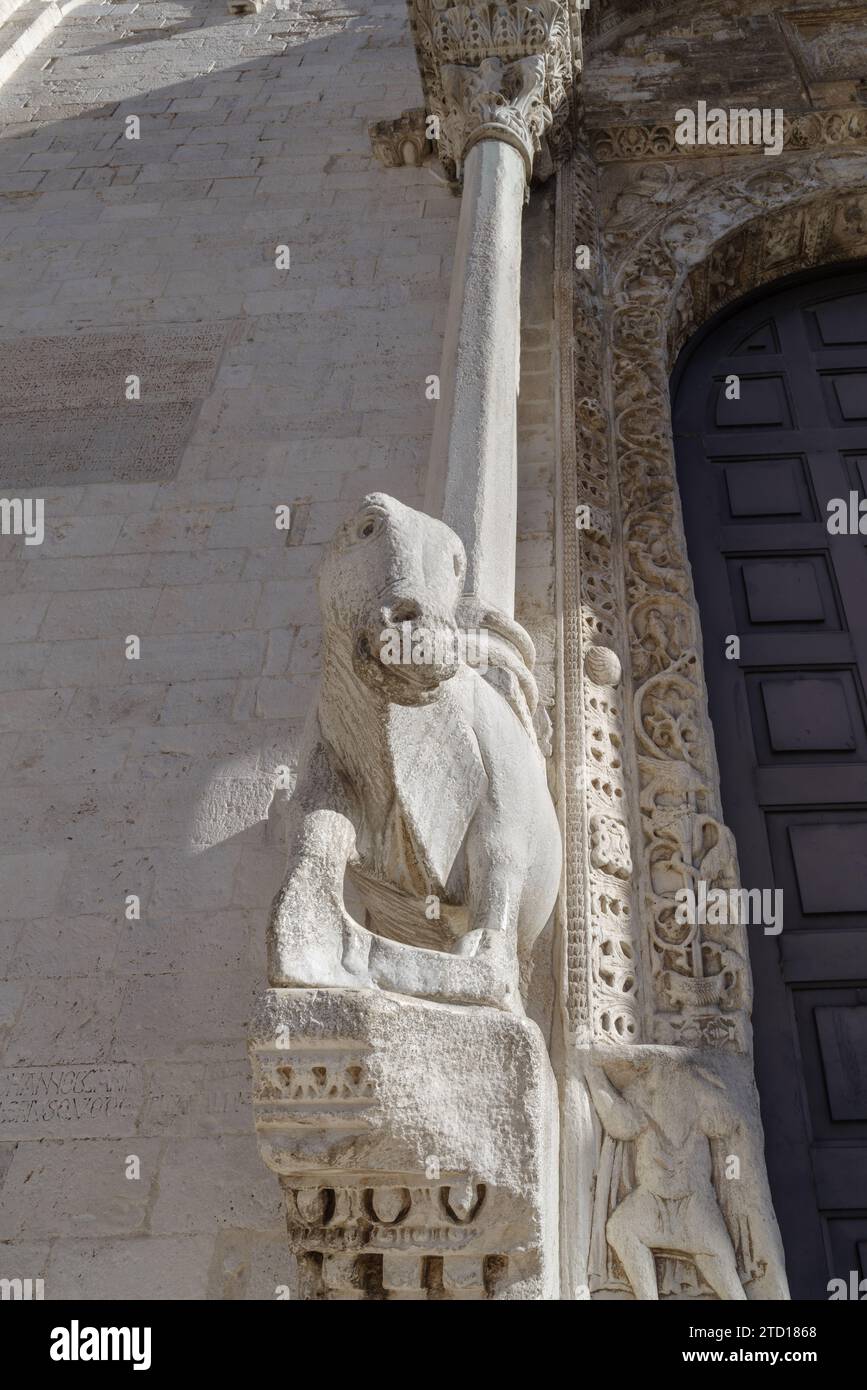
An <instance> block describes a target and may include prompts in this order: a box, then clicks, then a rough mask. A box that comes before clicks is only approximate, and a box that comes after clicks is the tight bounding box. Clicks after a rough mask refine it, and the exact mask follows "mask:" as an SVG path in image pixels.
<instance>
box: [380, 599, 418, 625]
mask: <svg viewBox="0 0 867 1390" xmlns="http://www.w3.org/2000/svg"><path fill="white" fill-rule="evenodd" d="M379 616H380V617H381V619H382V622H383V625H384V626H385V627H399V626H400V624H401V623H417V622H418V620H419V618H420V617H421V604H420V603H416V602H415V600H414V599H411V598H407V599H399V600H398V601H397V602H396V603H392V604H385V605H384V606H383V607H382V608H380V610H379Z"/></svg>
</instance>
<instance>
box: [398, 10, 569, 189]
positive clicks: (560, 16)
mask: <svg viewBox="0 0 867 1390" xmlns="http://www.w3.org/2000/svg"><path fill="white" fill-rule="evenodd" d="M409 8H410V18H411V23H412V30H413V36H414V38H415V44H416V52H417V55H418V63H419V69H420V71H421V79H422V87H423V88H424V93H425V100H426V105H427V109H428V110H429V111H430V112H431V114H433V115H435V116H438V117H439V119H440V135H439V140H438V145H439V154H440V158H441V159H442V162H443V164H444V166H445V168H446V170H447V172H449V173H450V174H451V173H457V174H458V175H459V174H460V168H461V163H462V160H463V158H464V157H465V155H466V153H467V151H468V150H469V149H470V148H472V145H473V144H475V143H476V141H478V140H482V139H496V140H505V141H507V142H508V143H509V144H512V145H515V146H516V147H517V148H518V149H520V150H521V152H522V153H523V155H524V158H525V160H526V163H527V170H528V175H529V174H531V173H534V174H535V175H536V176H537V177H539V178H545V177H547V175H548V174H549V173H550V172H551V169H552V168H553V164H554V162H555V161H557V160H559V159H561V158H562V157H563V156H564V155H565V154H566V153H567V152H568V150H569V148H570V145H571V141H570V130H569V127H570V118H571V107H572V93H573V81H574V77H575V74H576V73H577V72H578V71H579V70H580V54H581V32H580V18H579V14H580V8H581V6H580V0H536V3H530V4H514V3H486V4H476V5H453V4H450V3H449V0H409Z"/></svg>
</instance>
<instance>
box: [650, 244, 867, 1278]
mask: <svg viewBox="0 0 867 1390" xmlns="http://www.w3.org/2000/svg"><path fill="white" fill-rule="evenodd" d="M731 378H737V385H736V384H735V383H734V382H733V381H731ZM673 392H674V400H673V413H674V427H675V445H676V451H677V463H678V478H679V483H680V489H681V496H682V501H683V510H684V520H685V524H686V532H687V540H688V545H689V554H690V560H691V563H692V567H693V573H694V578H695V586H696V594H697V598H698V603H699V608H700V611H701V620H702V629H703V636H704V656H705V665H706V670H707V679H708V687H709V693H710V712H711V718H712V720H713V725H714V732H715V736H716V743H717V753H718V756H719V763H720V773H721V778H722V796H723V806H724V811H725V818H726V821H727V823H728V824H729V825H730V826H731V828H732V830H733V831H734V834H735V837H736V839H737V844H738V855H739V859H740V866H741V876H742V881H743V884H744V886H745V887H749V888H771V887H773V888H781V889H782V890H783V912H784V917H783V929H782V931H781V932H780V934H779V935H769V934H765V932H764V930H763V928H762V926H761V925H751V926H749V927H748V928H747V933H748V937H749V941H750V958H751V963H752V969H753V976H754V985H755V999H754V1008H753V1027H754V1031H755V1049H756V1078H757V1082H758V1086H759V1093H760V1096H761V1104H762V1118H763V1122H764V1127H765V1139H766V1152H767V1163H768V1173H769V1177H770V1183H771V1190H772V1194H773V1198H774V1205H775V1207H776V1211H777V1215H778V1217H779V1221H780V1226H781V1229H782V1235H783V1242H784V1245H785V1249H786V1262H787V1267H788V1272H789V1279H790V1283H791V1288H792V1296H793V1297H794V1298H817V1299H826V1298H827V1297H828V1281H829V1280H830V1279H831V1278H844V1279H846V1280H848V1279H849V1277H850V1271H853V1270H854V1271H856V1272H857V1274H858V1278H859V1279H863V1278H865V1276H867V704H865V685H867V679H865V677H867V504H865V515H864V518H863V524H864V534H861V533H860V532H859V531H858V529H857V525H856V530H855V534H842V535H836V534H831V533H830V531H829V526H828V521H829V513H828V511H827V504H828V503H829V502H830V501H831V500H832V499H842V500H844V501H845V502H846V504H847V511H848V509H849V499H850V494H852V493H854V494H855V495H856V498H855V501H856V503H857V501H858V500H860V499H867V272H865V271H863V270H859V271H854V272H852V273H845V274H844V273H839V274H835V275H833V276H830V277H827V276H826V277H814V278H812V279H810V280H809V281H808V282H805V281H801V282H799V283H798V284H795V285H789V286H788V287H787V288H784V289H781V290H778V291H776V292H773V293H768V294H765V295H763V296H762V297H761V298H758V299H755V300H753V301H752V302H751V303H750V304H749V306H748V307H746V308H742V309H739V310H738V311H736V312H735V313H733V314H730V315H729V316H728V317H726V318H724V319H723V320H721V321H718V322H716V323H715V324H714V325H712V326H711V328H710V329H709V330H708V331H706V332H705V333H703V334H702V335H701V336H700V339H699V340H698V341H697V342H694V344H693V345H688V347H687V349H686V350H685V352H684V354H682V357H681V361H680V362H679V363H678V368H677V371H676V373H675V378H674V387H673ZM732 636H736V637H738V638H739V639H740V657H739V659H734V658H732V657H731V656H727V650H728V651H729V652H731V651H732V650H733V644H732V643H731V642H729V641H728V639H729V638H730V637H732ZM864 1292H865V1293H867V1285H865V1290H864Z"/></svg>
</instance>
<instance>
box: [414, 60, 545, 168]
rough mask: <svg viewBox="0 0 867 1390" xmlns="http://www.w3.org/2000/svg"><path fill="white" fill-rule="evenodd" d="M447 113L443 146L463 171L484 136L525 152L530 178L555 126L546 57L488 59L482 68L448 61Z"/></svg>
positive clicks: (445, 75) (445, 70)
mask: <svg viewBox="0 0 867 1390" xmlns="http://www.w3.org/2000/svg"><path fill="white" fill-rule="evenodd" d="M441 76H442V84H443V97H444V100H445V110H446V115H445V119H444V121H443V126H442V133H441V137H440V145H441V147H442V146H445V147H446V148H447V149H449V150H450V151H451V154H452V157H453V158H454V161H455V164H456V165H457V169H458V173H460V169H461V165H462V164H463V161H464V160H465V159H466V157H467V154H468V153H469V151H470V150H471V149H472V147H473V145H475V144H477V143H478V141H479V140H492V139H493V140H504V141H505V142H506V143H507V144H509V145H514V146H515V148H516V149H518V150H520V151H521V154H522V155H523V156H524V162H525V164H526V166H527V178H528V179H529V178H530V176H531V175H532V172H533V158H534V156H535V155H536V154H537V152H538V151H539V150H540V149H541V146H542V138H543V136H544V135H545V133H546V131H547V130H548V127H549V126H550V124H551V109H550V107H548V106H546V105H545V59H544V58H543V57H541V56H536V57H534V58H519V59H518V60H517V62H514V63H504V62H503V61H502V59H500V58H485V59H484V61H483V62H481V63H480V64H479V66H478V67H477V68H471V67H464V66H462V65H460V64H457V63H448V64H446V65H445V66H444V67H443V68H442V69H441Z"/></svg>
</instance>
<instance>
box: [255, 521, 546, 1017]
mask: <svg viewBox="0 0 867 1390" xmlns="http://www.w3.org/2000/svg"><path fill="white" fill-rule="evenodd" d="M465 568H466V561H465V555H464V549H463V546H462V544H461V541H460V540H459V539H458V537H457V536H456V535H455V534H454V532H453V531H451V530H450V529H449V528H448V527H447V526H446V525H444V524H443V523H442V522H441V521H437V520H434V519H433V518H431V517H429V516H426V515H424V514H423V513H421V512H417V511H413V510H412V509H411V508H409V507H406V506H403V505H402V504H401V503H400V502H397V501H395V500H394V499H393V498H391V497H386V496H384V495H382V494H373V495H371V496H369V497H367V498H365V500H364V502H363V504H362V506H361V509H360V510H359V511H358V512H357V513H356V515H355V516H353V517H352V518H351V519H350V520H349V521H347V522H346V523H345V524H344V525H342V526H341V527H340V528H339V530H338V531H337V534H336V535H335V537H334V539H333V540H332V542H331V544H330V546H329V547H328V550H327V552H326V555H325V559H324V562H323V565H322V569H321V571H320V576H319V595H320V605H321V610H322V620H323V630H324V641H323V660H322V679H321V687H320V691H319V697H318V702H317V704H316V707H315V710H314V711H313V712H312V714H311V718H310V720H309V721H308V727H307V731H306V736H305V740H304V747H303V749H302V753H301V762H300V766H299V772H298V781H297V785H296V789H295V794H294V797H293V798H292V802H291V806H290V808H289V813H290V821H291V824H290V832H289V864H288V869H287V873H286V877H285V879H284V882H283V885H282V887H281V888H280V891H279V892H278V894H277V896H276V898H275V900H274V904H273V908H272V911H271V919H270V926H269V938H268V946H269V975H270V981H271V984H272V985H275V986H288V987H292V986H325V987H327V986H343V987H356V988H380V989H383V990H388V991H393V992H395V993H400V994H410V995H416V996H420V997H423V998H430V999H437V1000H442V1001H449V1002H457V1003H475V1004H488V1005H494V1006H497V1007H500V1008H505V1009H511V1010H514V1011H516V1012H520V1011H521V1009H522V1004H521V1000H520V994H519V991H518V966H519V957H521V956H522V955H523V954H524V953H526V952H528V951H529V950H530V948H531V947H532V945H533V942H534V941H535V939H536V937H537V936H538V934H539V932H540V931H541V930H542V928H543V926H544V925H545V923H546V922H547V920H548V918H549V916H550V914H551V911H552V909H553V906H554V903H555V900H556V896H557V890H558V886H559V880H560V865H561V844H560V832H559V826H558V822H557V816H556V813H555V810H554V806H553V803H552V801H551V796H550V793H549V791H548V784H547V779H546V772H545V763H544V757H543V755H542V752H541V750H540V748H539V744H538V742H537V738H536V729H537V727H538V726H539V716H540V713H541V712H540V710H539V709H538V697H537V693H536V687H535V682H534V681H533V678H532V675H531V669H530V668H531V666H532V660H533V650H532V644H531V643H530V641H529V638H528V637H527V635H526V633H524V632H523V630H522V629H521V628H520V627H518V625H517V624H516V623H514V622H513V621H512V620H511V619H509V618H507V617H506V616H505V615H504V614H501V613H498V612H495V611H491V610H490V609H485V608H482V607H481V606H480V605H478V604H477V603H475V601H474V600H472V599H466V598H463V597H462V593H463V583H464V574H465ZM473 628H475V629H477V632H476V633H475V634H473V633H472V632H471V629H473ZM479 634H480V635H481V638H483V639H485V641H484V642H483V641H481V640H478V639H479ZM473 635H475V636H476V637H477V642H478V648H479V649H481V652H482V657H483V658H484V659H480V656H479V650H478V649H477V650H476V651H475V654H474V655H470V654H469V653H471V652H472V650H473V649H472V645H471V644H468V641H467V639H468V637H471V636H473ZM462 639H463V640H462ZM465 648H466V650H465ZM396 651H397V652H398V653H399V654H402V658H403V659H400V657H399V658H398V659H395V652H396ZM409 653H414V655H413V657H412V659H406V658H407V657H408V654H409ZM416 657H418V658H419V659H418V660H416ZM471 663H472V664H471ZM483 669H484V674H483ZM279 795H280V793H278V796H279ZM284 795H285V794H284ZM347 874H348V877H349V879H350V881H351V882H352V884H353V886H354V888H355V889H356V891H357V894H358V895H359V897H360V900H361V902H362V904H363V907H364V910H365V911H364V917H365V924H364V925H362V924H361V923H360V922H357V921H355V920H354V919H353V918H352V917H351V916H350V914H349V912H348V911H347V908H346V905H345V902H344V876H345V875H347Z"/></svg>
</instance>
